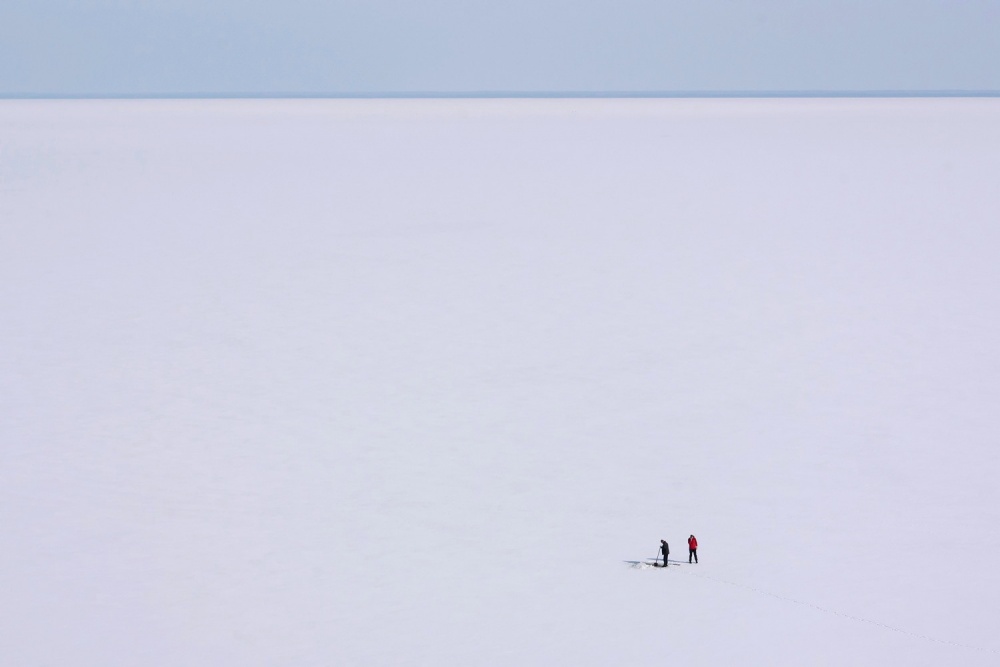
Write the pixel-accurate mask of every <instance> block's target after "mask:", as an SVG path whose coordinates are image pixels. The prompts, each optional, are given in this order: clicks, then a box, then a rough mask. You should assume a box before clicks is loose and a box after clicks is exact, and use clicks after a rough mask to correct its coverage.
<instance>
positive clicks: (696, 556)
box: [693, 549, 698, 563]
mask: <svg viewBox="0 0 1000 667" xmlns="http://www.w3.org/2000/svg"><path fill="white" fill-rule="evenodd" d="M693 553H694V562H695V563H697V562H698V550H697V549H695V550H694V551H693Z"/></svg>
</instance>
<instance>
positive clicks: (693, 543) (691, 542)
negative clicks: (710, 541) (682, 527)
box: [688, 535, 698, 549]
mask: <svg viewBox="0 0 1000 667" xmlns="http://www.w3.org/2000/svg"><path fill="white" fill-rule="evenodd" d="M697 548H698V540H697V539H696V538H695V536H694V535H692V536H691V537H689V538H688V549H697Z"/></svg>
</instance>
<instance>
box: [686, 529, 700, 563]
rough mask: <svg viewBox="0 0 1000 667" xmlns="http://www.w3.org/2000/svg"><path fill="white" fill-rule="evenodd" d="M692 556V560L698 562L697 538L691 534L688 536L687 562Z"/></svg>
mask: <svg viewBox="0 0 1000 667" xmlns="http://www.w3.org/2000/svg"><path fill="white" fill-rule="evenodd" d="M692 558H694V562H695V563H697V562H698V538H697V537H695V536H694V535H692V536H691V537H689V538H688V563H690V562H691V559H692Z"/></svg>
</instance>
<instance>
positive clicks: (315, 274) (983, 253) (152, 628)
mask: <svg viewBox="0 0 1000 667" xmlns="http://www.w3.org/2000/svg"><path fill="white" fill-rule="evenodd" d="M998 174H1000V100H996V99H976V100H964V99H939V100H920V99H907V100H820V99H813V100H710V101H705V100H625V101H621V100H590V101H588V100H458V101H455V100H450V101H449V100H422V101H405V100H389V101H384V100H363V101H358V100H354V101H351V100H340V101H322V100H312V101H267V100H261V101H4V102H0V590H2V591H3V596H2V597H3V602H2V604H0V647H2V649H0V652H2V658H0V663H2V664H3V665H12V666H13V665H17V666H19V667H20V666H35V665H74V666H90V665H93V666H100V667H107V666H111V665H128V666H133V665H143V666H144V667H158V666H164V667H166V666H170V667H175V666H180V665H183V666H185V667H200V666H205V667H209V666H211V667H218V666H223V665H224V666H234V667H253V666H257V665H262V666H263V665H268V666H271V665H275V666H277V665H281V666H283V667H287V666H292V665H294V666H297V667H301V666H311V665H315V666H329V665H436V666H449V665H455V666H459V665H461V666H468V665H503V666H509V665H518V666H532V665H544V666H551V665H602V666H603V665H660V664H677V665H681V664H684V665H736V664H739V665H768V666H784V665H788V666H801V665H838V666H840V665H854V666H864V665H879V666H882V665H889V664H895V665H911V666H912V665H935V666H940V665H949V664H960V665H963V666H965V667H974V666H978V665H995V664H998V662H1000V640H998V639H997V634H996V628H997V625H998V622H1000V614H998V609H1000V574H998V562H1000V503H998V501H1000V491H998V490H997V483H998V480H1000V453H998V444H1000V443H998V434H1000V429H998V427H997V407H998V405H1000V352H998V343H1000V261H998V258H1000V187H998V186H997V183H998V181H997V178H998ZM691 533H694V534H695V535H697V536H698V539H699V542H700V549H699V555H700V557H701V563H700V564H699V565H697V566H690V567H689V566H687V565H683V566H680V567H677V568H670V569H667V570H662V569H652V568H645V569H637V568H631V567H629V565H628V563H627V562H626V561H628V560H639V561H642V560H645V559H650V558H652V557H654V556H655V554H656V550H657V546H658V544H659V540H660V539H661V538H665V539H667V540H668V541H669V542H670V544H671V548H672V551H673V554H672V555H673V556H676V557H677V558H679V559H685V560H686V558H685V557H686V553H685V551H686V549H685V541H686V539H687V536H688V535H689V534H691Z"/></svg>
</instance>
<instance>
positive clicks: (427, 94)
mask: <svg viewBox="0 0 1000 667" xmlns="http://www.w3.org/2000/svg"><path fill="white" fill-rule="evenodd" d="M880 97H881V98H921V97H924V98H941V97H976V98H989V97H1000V90H959V89H955V90H949V89H944V90H894V89H887V90H756V91H755V90H734V91H725V90H691V91H380V92H284V93H282V92H236V93H222V92H183V93H0V100H174V99H176V100H185V99H192V100H213V99H218V100H222V99H232V100H238V99H290V100H291V99H344V100H349V99H699V98H701V99H705V98H710V99H726V98H732V99H740V98H743V99H762V98H764V99H780V98H789V99H796V98H880Z"/></svg>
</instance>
